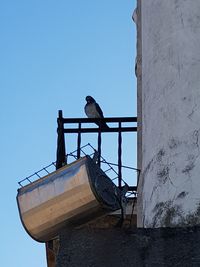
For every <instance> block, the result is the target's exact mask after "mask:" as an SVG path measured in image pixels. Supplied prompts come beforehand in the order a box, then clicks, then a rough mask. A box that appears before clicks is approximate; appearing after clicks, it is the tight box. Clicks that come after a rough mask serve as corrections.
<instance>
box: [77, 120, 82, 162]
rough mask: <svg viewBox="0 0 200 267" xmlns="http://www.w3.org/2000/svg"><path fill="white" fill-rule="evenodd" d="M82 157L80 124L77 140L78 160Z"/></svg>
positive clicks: (79, 125)
mask: <svg viewBox="0 0 200 267" xmlns="http://www.w3.org/2000/svg"><path fill="white" fill-rule="evenodd" d="M80 156H81V122H79V124H78V138H77V159H80Z"/></svg>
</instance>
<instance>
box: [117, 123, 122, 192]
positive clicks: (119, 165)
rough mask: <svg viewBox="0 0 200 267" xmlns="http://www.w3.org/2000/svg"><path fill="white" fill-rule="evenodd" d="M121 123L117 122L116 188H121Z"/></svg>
mask: <svg viewBox="0 0 200 267" xmlns="http://www.w3.org/2000/svg"><path fill="white" fill-rule="evenodd" d="M121 126H122V125H121V122H119V134H118V186H119V188H120V189H121V187H122V132H121Z"/></svg>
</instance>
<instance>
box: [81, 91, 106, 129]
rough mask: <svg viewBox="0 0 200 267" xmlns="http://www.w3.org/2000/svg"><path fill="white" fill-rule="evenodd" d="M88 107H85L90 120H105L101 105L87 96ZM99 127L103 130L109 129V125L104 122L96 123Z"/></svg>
mask: <svg viewBox="0 0 200 267" xmlns="http://www.w3.org/2000/svg"><path fill="white" fill-rule="evenodd" d="M85 100H86V102H87V103H86V105H85V114H86V115H87V117H88V118H104V116H103V111H102V110H101V108H100V106H99V104H98V103H97V102H96V101H95V100H94V98H93V97H91V96H86V98H85ZM95 123H96V124H97V125H98V126H101V128H102V129H103V128H104V129H108V128H109V127H108V125H107V124H106V123H105V122H104V121H102V122H95Z"/></svg>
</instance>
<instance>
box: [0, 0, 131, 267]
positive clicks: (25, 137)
mask: <svg viewBox="0 0 200 267" xmlns="http://www.w3.org/2000/svg"><path fill="white" fill-rule="evenodd" d="M135 5H136V3H135V0H132V1H131V0H123V1H120V0H99V1H94V0H86V1H83V0H59V1H55V0H54V1H53V0H48V1H47V0H40V1H39V0H34V1H33V0H28V1H27V0H18V1H16V0H2V1H1V4H0V36H1V42H0V73H1V75H0V90H1V105H0V122H1V140H0V143H1V145H0V147H1V194H0V197H1V201H0V203H1V220H0V226H1V228H0V229H1V248H0V250H1V266H3V267H44V266H46V258H45V256H46V255H45V248H44V244H40V243H37V242H35V241H34V240H32V239H31V238H30V237H29V236H28V235H27V234H26V232H25V230H24V229H23V227H22V225H21V222H20V220H19V215H18V210H17V205H16V194H17V188H18V185H17V182H18V181H19V180H20V179H22V178H24V177H26V176H28V175H29V174H31V173H33V172H35V171H36V170H38V169H40V168H41V167H43V166H45V165H47V164H48V163H50V162H52V161H53V160H55V151H56V127H57V125H56V118H57V111H58V110H59V109H62V110H63V111H64V115H65V117H85V114H84V111H83V107H84V105H85V96H86V95H92V96H93V97H94V98H95V99H96V100H97V102H98V103H99V104H100V106H101V107H102V109H103V111H104V115H105V116H107V117H112V116H113V117H114V116H135V115H136V80H135V76H134V62H135V46H136V41H135V35H136V33H135V25H134V23H133V22H132V19H131V16H132V12H133V10H134V8H135ZM109 140H111V139H109ZM109 142H110V141H109ZM125 144H126V146H130V147H131V150H130V152H126V155H125V156H126V157H124V162H123V163H124V164H129V163H128V162H126V160H125V159H127V161H128V159H130V160H131V162H133V163H134V164H135V165H136V163H135V162H136V160H135V158H136V148H135V147H134V146H132V145H129V142H127V143H125ZM74 146H75V144H74ZM73 148H74V147H73V145H72V144H71V143H70V144H69V145H68V149H73ZM108 160H111V161H113V159H110V158H108Z"/></svg>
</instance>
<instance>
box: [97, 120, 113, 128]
mask: <svg viewBox="0 0 200 267" xmlns="http://www.w3.org/2000/svg"><path fill="white" fill-rule="evenodd" d="M98 126H99V127H101V128H102V129H109V128H110V127H109V126H108V125H107V124H106V123H105V122H104V121H102V122H100V123H98Z"/></svg>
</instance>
